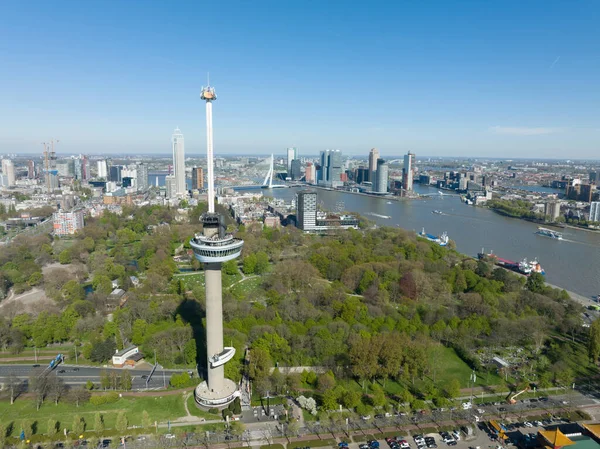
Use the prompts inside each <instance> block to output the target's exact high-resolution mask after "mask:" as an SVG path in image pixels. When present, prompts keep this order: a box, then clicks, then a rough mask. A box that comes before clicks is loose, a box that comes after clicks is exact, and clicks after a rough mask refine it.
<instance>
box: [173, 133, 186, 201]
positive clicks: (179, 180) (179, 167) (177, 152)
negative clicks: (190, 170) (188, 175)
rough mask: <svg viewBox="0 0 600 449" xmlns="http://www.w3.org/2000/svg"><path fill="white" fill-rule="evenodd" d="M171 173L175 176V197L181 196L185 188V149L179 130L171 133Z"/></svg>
mask: <svg viewBox="0 0 600 449" xmlns="http://www.w3.org/2000/svg"><path fill="white" fill-rule="evenodd" d="M173 171H174V175H175V195H176V196H183V195H185V194H186V193H187V190H186V188H185V148H184V142H183V134H181V131H180V130H179V128H177V129H175V131H174V132H173Z"/></svg>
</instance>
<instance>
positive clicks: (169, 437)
mask: <svg viewBox="0 0 600 449" xmlns="http://www.w3.org/2000/svg"><path fill="white" fill-rule="evenodd" d="M165 438H168V439H169V440H172V439H173V438H175V435H173V434H172V433H167V434H166V435H165Z"/></svg>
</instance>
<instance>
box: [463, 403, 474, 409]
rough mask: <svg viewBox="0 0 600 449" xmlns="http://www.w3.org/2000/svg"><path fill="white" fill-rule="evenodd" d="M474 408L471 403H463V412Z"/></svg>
mask: <svg viewBox="0 0 600 449" xmlns="http://www.w3.org/2000/svg"><path fill="white" fill-rule="evenodd" d="M472 407H473V404H471V403H470V402H463V403H462V408H463V410H469V409H471V408H472Z"/></svg>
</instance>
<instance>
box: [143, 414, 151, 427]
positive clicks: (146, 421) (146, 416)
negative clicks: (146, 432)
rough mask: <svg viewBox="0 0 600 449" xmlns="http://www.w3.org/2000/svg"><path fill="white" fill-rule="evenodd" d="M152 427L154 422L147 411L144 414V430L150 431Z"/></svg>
mask: <svg viewBox="0 0 600 449" xmlns="http://www.w3.org/2000/svg"><path fill="white" fill-rule="evenodd" d="M150 427H152V420H151V419H150V415H149V414H148V412H147V411H146V410H144V411H143V412H142V428H144V429H149V428H150Z"/></svg>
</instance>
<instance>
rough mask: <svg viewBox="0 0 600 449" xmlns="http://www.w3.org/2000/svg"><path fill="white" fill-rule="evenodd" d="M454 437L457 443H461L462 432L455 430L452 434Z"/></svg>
mask: <svg viewBox="0 0 600 449" xmlns="http://www.w3.org/2000/svg"><path fill="white" fill-rule="evenodd" d="M452 436H453V437H454V439H455V440H456V441H460V432H459V431H457V430H455V431H454V432H452Z"/></svg>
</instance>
